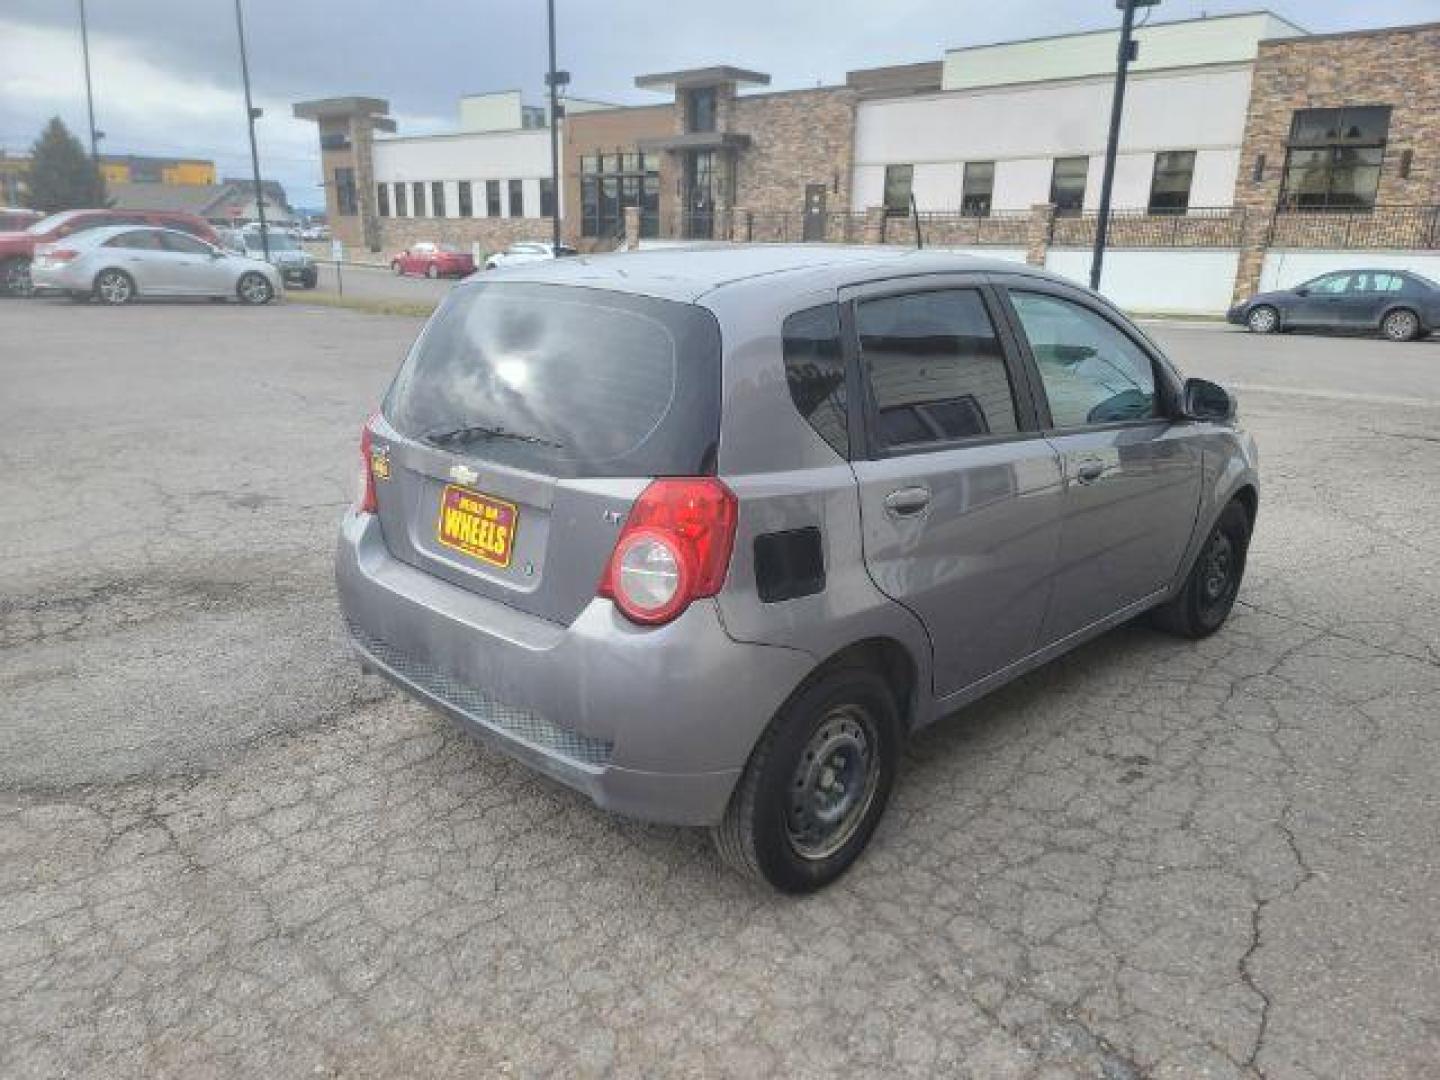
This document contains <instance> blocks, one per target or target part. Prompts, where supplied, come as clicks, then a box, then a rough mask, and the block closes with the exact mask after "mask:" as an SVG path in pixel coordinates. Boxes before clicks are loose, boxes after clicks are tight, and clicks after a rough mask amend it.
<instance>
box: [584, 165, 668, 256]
mask: <svg viewBox="0 0 1440 1080" xmlns="http://www.w3.org/2000/svg"><path fill="white" fill-rule="evenodd" d="M580 172H581V177H580V235H581V236H603V237H612V236H619V235H620V233H621V232H622V231H624V228H625V208H626V207H628V206H638V207H639V208H640V235H641V236H646V237H649V236H655V235H656V234H657V233H658V232H659V228H660V159H659V158H658V157H656V156H655V155H647V154H637V153H625V154H620V153H616V154H600V155H595V156H593V157H582V158H581V159H580Z"/></svg>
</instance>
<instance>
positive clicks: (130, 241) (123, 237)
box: [105, 229, 163, 251]
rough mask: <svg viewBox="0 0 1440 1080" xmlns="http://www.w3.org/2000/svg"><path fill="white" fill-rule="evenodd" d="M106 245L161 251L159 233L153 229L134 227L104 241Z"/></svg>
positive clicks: (136, 249)
mask: <svg viewBox="0 0 1440 1080" xmlns="http://www.w3.org/2000/svg"><path fill="white" fill-rule="evenodd" d="M105 246H106V247H115V248H127V249H129V250H131V251H161V250H163V249H162V247H161V244H160V234H159V233H157V232H155V231H154V230H153V229H136V230H135V231H134V232H127V233H121V234H120V235H119V236H114V237H111V238H110V239H109V240H107V241H105Z"/></svg>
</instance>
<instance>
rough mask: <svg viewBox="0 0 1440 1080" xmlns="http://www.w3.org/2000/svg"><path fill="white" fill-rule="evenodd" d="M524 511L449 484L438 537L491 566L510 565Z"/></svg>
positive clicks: (436, 532)
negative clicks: (516, 531)
mask: <svg viewBox="0 0 1440 1080" xmlns="http://www.w3.org/2000/svg"><path fill="white" fill-rule="evenodd" d="M519 523H520V512H519V511H518V510H516V509H515V506H514V504H513V503H508V502H503V501H502V500H500V499H492V498H491V497H490V496H489V495H481V494H480V493H479V492H478V491H470V490H469V489H468V488H463V487H458V486H456V485H455V484H447V485H446V487H445V493H444V494H443V495H441V496H440V520H439V521H437V522H436V523H435V536H436V538H437V539H438V540H439V541H440V543H442V544H444V545H445V546H446V547H448V548H454V549H455V550H456V551H463V552H464V553H465V554H466V555H469V556H470V557H471V558H473V559H479V560H480V561H481V562H487V563H489V564H490V565H491V566H509V565H510V553H511V551H512V549H513V548H514V545H515V528H516V526H517V525H519Z"/></svg>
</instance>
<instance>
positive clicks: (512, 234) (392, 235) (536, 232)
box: [377, 217, 550, 257]
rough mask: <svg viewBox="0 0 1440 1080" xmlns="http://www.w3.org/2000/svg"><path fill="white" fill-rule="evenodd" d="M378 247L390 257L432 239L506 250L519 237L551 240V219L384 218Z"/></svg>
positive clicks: (466, 246) (482, 249) (483, 249)
mask: <svg viewBox="0 0 1440 1080" xmlns="http://www.w3.org/2000/svg"><path fill="white" fill-rule="evenodd" d="M377 233H378V241H379V248H378V250H379V251H380V252H382V253H383V254H385V255H386V256H389V255H393V254H395V253H396V252H397V251H403V250H404V249H405V248H407V247H409V246H410V245H411V244H418V243H421V242H422V241H429V242H433V243H437V244H454V245H456V246H457V247H459V248H462V249H463V250H465V251H469V250H470V249H471V247H472V245H474V244H479V245H480V253H481V255H482V257H483V256H484V255H489V254H493V253H494V252H497V251H503V250H504V249H505V248H506V247H508V246H509V245H511V244H513V243H515V242H516V241H518V240H535V241H539V242H542V243H549V241H550V219H549V218H508V217H498V218H456V217H444V218H434V217H424V218H417V217H403V218H396V217H382V218H378V219H377Z"/></svg>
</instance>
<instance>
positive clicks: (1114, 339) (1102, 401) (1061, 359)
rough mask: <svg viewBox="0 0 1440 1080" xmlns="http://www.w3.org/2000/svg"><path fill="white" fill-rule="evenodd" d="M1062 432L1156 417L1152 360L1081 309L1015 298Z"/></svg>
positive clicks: (1034, 296)
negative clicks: (1068, 429)
mask: <svg viewBox="0 0 1440 1080" xmlns="http://www.w3.org/2000/svg"><path fill="white" fill-rule="evenodd" d="M1010 299H1011V301H1012V302H1013V303H1014V305H1015V311H1016V313H1017V314H1018V315H1019V316H1020V324H1021V326H1022V327H1023V328H1024V330H1025V337H1026V338H1027V339H1028V340H1029V342H1030V351H1031V352H1032V353H1033V354H1034V356H1035V364H1036V366H1037V367H1038V368H1039V369H1040V378H1041V381H1042V382H1044V384H1045V396H1046V397H1047V398H1048V399H1049V401H1050V419H1051V421H1052V422H1053V423H1054V425H1055V426H1056V427H1057V428H1074V427H1085V426H1087V425H1090V424H1108V423H1112V422H1114V421H1117V420H1141V419H1145V418H1147V417H1151V416H1155V415H1156V408H1155V368H1154V365H1153V364H1152V363H1151V362H1150V357H1149V356H1148V355H1146V353H1145V352H1144V351H1143V350H1142V349H1141V348H1140V346H1138V345H1136V344H1135V342H1133V341H1131V340H1130V339H1129V338H1128V337H1126V336H1125V334H1123V333H1121V331H1120V330H1119V329H1118V328H1117V327H1116V326H1115V325H1114V324H1112V323H1111V322H1109V321H1108V320H1106V319H1104V318H1102V317H1101V316H1100V315H1098V314H1096V313H1095V312H1093V311H1091V310H1090V309H1089V308H1086V307H1081V306H1080V305H1079V304H1075V303H1072V302H1071V301H1069V300H1061V299H1060V298H1059V297H1056V296H1044V295H1041V294H1040V293H1026V292H1012V293H1011V294H1010Z"/></svg>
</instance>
